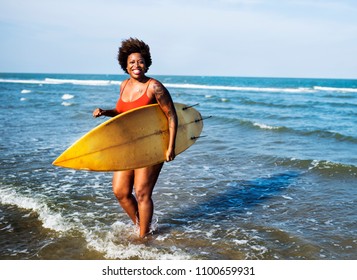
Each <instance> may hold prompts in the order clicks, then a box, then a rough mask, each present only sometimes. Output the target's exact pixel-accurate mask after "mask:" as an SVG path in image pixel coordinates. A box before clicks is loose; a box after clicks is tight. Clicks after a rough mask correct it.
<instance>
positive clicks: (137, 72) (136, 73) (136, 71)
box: [133, 69, 141, 75]
mask: <svg viewBox="0 0 357 280" xmlns="http://www.w3.org/2000/svg"><path fill="white" fill-rule="evenodd" d="M133 73H134V74H135V75H139V74H140V73H141V70H140V69H135V70H133Z"/></svg>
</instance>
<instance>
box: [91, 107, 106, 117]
mask: <svg viewBox="0 0 357 280" xmlns="http://www.w3.org/2000/svg"><path fill="white" fill-rule="evenodd" d="M103 112H104V110H103V109H100V108H97V109H95V110H94V111H93V117H94V118H98V117H100V116H103Z"/></svg>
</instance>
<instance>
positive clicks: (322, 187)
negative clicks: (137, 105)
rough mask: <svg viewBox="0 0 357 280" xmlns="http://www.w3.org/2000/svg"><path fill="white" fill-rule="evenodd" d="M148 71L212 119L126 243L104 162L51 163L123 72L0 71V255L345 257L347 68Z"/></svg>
mask: <svg viewBox="0 0 357 280" xmlns="http://www.w3.org/2000/svg"><path fill="white" fill-rule="evenodd" d="M153 77H155V78H157V79H159V80H160V81H161V82H163V83H164V85H165V86H166V87H167V88H168V89H169V91H170V93H171V95H172V97H173V99H174V101H175V102H180V103H185V104H188V105H193V104H197V103H199V105H198V106H197V107H196V108H197V109H198V110H199V111H200V112H201V114H202V115H203V116H204V117H209V116H212V117H211V118H208V119H206V120H205V121H204V129H203V132H202V135H203V136H204V137H202V138H200V139H198V140H197V142H196V144H195V145H193V146H192V147H190V148H189V149H188V150H187V151H185V152H184V153H182V154H180V155H179V156H177V158H176V159H175V160H174V161H173V162H170V163H166V164H165V165H164V168H163V171H162V173H161V175H160V178H159V181H158V183H157V185H156V187H155V190H154V194H153V199H154V201H155V215H156V216H157V217H158V224H159V231H158V232H157V233H156V234H154V235H152V236H149V237H148V238H147V239H146V240H144V241H140V240H139V239H138V238H137V232H136V230H135V228H134V227H133V226H132V224H131V222H130V221H129V219H128V218H127V216H126V214H124V212H123V211H122V210H121V208H120V207H119V205H118V203H117V201H116V199H115V198H114V195H113V194H112V189H111V177H112V174H111V173H98V172H88V171H75V170H70V169H64V168H58V167H54V166H52V165H51V163H52V161H53V160H54V159H55V158H56V157H57V156H58V155H60V154H61V153H62V152H63V151H64V150H65V149H66V148H67V147H68V146H69V145H71V144H72V143H73V142H74V141H75V140H77V139H78V138H79V137H81V136H82V135H83V134H85V133H86V132H87V131H89V130H90V129H92V128H94V127H95V126H97V125H98V124H100V123H101V122H103V121H105V120H106V118H99V119H93V117H92V111H93V109H94V108H96V107H101V108H113V107H114V106H115V104H116V101H117V98H118V94H119V85H120V83H121V82H122V81H123V80H124V79H125V78H126V76H123V75H63V74H14V73H1V74H0V107H1V114H0V126H1V135H0V139H1V140H0V168H1V169H0V259H181V260H182V259H202V260H206V259H248V260H254V259H279V260H282V259H322V260H324V259H354V260H356V259H357V80H341V79H340V80H334V79H288V78H243V77H237V78H235V77H198V76H187V77H186V76H153Z"/></svg>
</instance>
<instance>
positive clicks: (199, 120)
mask: <svg viewBox="0 0 357 280" xmlns="http://www.w3.org/2000/svg"><path fill="white" fill-rule="evenodd" d="M209 118H212V116H208V117H203V118H200V119H196V120H195V122H196V123H197V122H201V121H203V120H207V119H209Z"/></svg>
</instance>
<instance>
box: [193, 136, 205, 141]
mask: <svg viewBox="0 0 357 280" xmlns="http://www.w3.org/2000/svg"><path fill="white" fill-rule="evenodd" d="M206 136H207V135H201V136H192V137H191V140H196V139H198V138H202V137H206Z"/></svg>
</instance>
